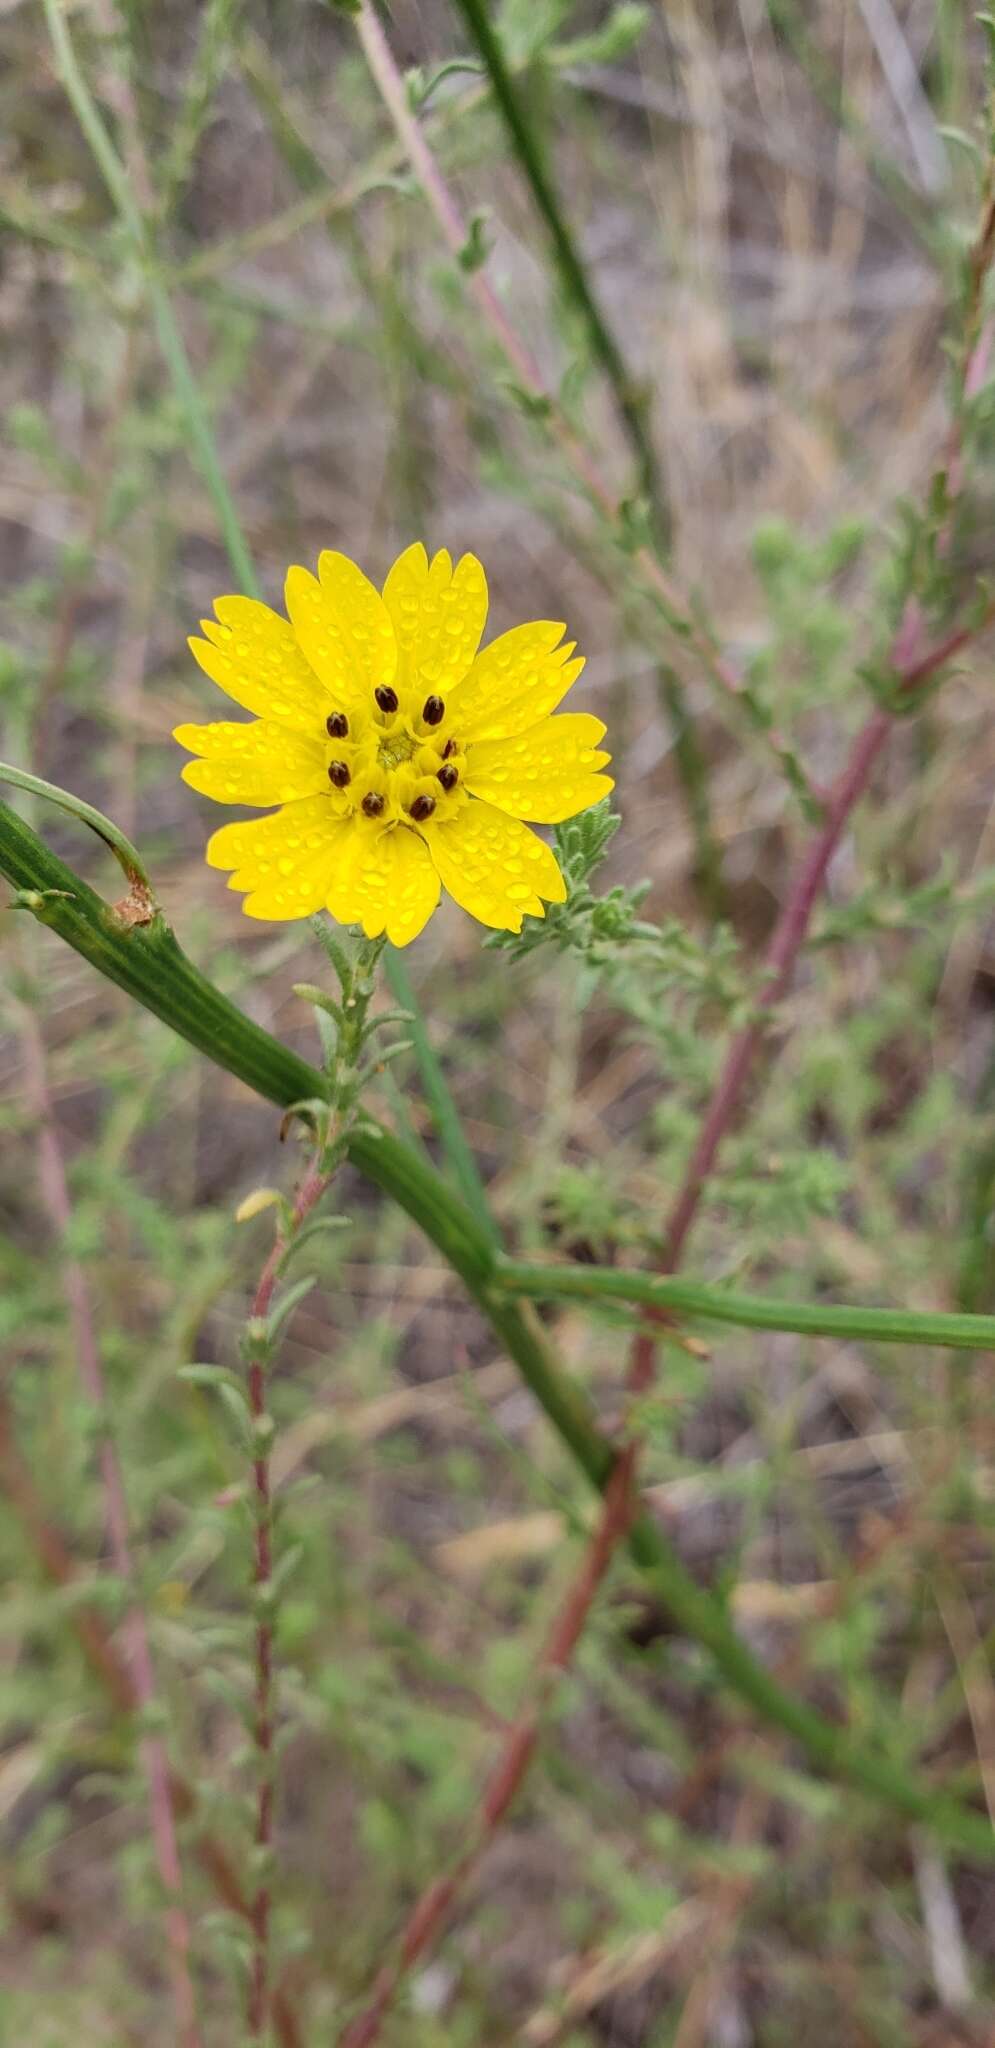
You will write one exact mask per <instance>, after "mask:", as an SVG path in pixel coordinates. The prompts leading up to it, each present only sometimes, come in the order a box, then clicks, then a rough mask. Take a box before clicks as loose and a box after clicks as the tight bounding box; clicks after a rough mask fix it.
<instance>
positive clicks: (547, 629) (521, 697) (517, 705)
mask: <svg viewBox="0 0 995 2048" xmlns="http://www.w3.org/2000/svg"><path fill="white" fill-rule="evenodd" d="M565 630H566V628H565V627H564V626H562V625H557V624H555V623H554V622H553V621H552V620H551V619H536V620H534V621H533V622H532V623H531V624H530V625H527V626H513V627H512V629H511V631H510V633H502V634H500V636H499V637H498V639H497V640H492V641H491V644H490V646H489V647H485V648H484V651H483V653H482V654H478V656H477V659H476V661H475V662H474V664H473V667H472V668H471V670H470V672H469V674H468V675H467V676H466V677H465V678H464V680H463V682H462V683H461V684H460V686H459V689H458V690H455V691H454V692H453V695H452V698H451V699H450V702H449V705H448V710H449V714H450V724H451V725H452V726H453V728H454V730H457V731H458V733H459V737H460V740H461V742H462V743H463V744H464V745H465V744H466V743H467V742H468V741H469V740H496V739H505V738H508V737H511V736H513V735H514V734H516V733H520V732H526V731H527V730H528V728H529V726H530V725H536V724H537V723H538V721H539V719H540V718H548V716H549V713H550V712H551V711H555V709H556V706H557V705H558V704H559V702H560V701H561V699H562V698H563V697H565V696H566V694H567V691H568V690H569V689H570V687H571V684H573V683H575V682H576V681H577V677H578V676H579V674H580V672H581V669H582V668H583V666H584V663H583V659H582V658H581V657H580V656H578V658H577V660H576V661H571V660H570V656H571V654H572V653H573V650H574V647H575V646H576V644H577V643H576V641H574V640H565V641H564V642H563V645H562V646H557V641H559V640H560V639H561V638H562V635H563V633H564V632H565Z"/></svg>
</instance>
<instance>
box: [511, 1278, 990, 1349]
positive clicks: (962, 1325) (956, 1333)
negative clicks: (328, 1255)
mask: <svg viewBox="0 0 995 2048" xmlns="http://www.w3.org/2000/svg"><path fill="white" fill-rule="evenodd" d="M495 1278H496V1279H497V1280H498V1281H499V1282H500V1284H501V1285H502V1286H503V1287H506V1288H507V1290H508V1292H509V1294H513V1295H517V1296H521V1295H526V1296H531V1297H533V1298H536V1297H537V1298H538V1299H539V1300H543V1301H548V1300H551V1299H555V1297H556V1296H558V1295H567V1296H569V1297H571V1298H572V1299H580V1300H590V1301H627V1302H646V1303H647V1305H649V1306H650V1307H653V1308H656V1309H667V1310H674V1311H676V1313H677V1314H678V1315H680V1316H681V1317H682V1318H683V1317H685V1316H691V1317H694V1318H698V1319H700V1320H702V1321H704V1322H711V1323H733V1324H735V1325H736V1326H737V1327H738V1328H740V1329H744V1330H790V1331H793V1332H794V1333H795V1334H796V1335H797V1336H799V1337H842V1338H853V1339H857V1340H859V1339H866V1341H867V1342H868V1343H873V1344H939V1345H942V1346H943V1347H944V1349H946V1350H950V1351H991V1350H995V1316H981V1315H966V1314H950V1315H947V1314H943V1313H941V1312H939V1311H933V1310H925V1309H924V1310H919V1309H899V1308H851V1307H850V1306H849V1305H845V1306H843V1307H835V1306H830V1305H825V1306H824V1305H823V1304H822V1303H812V1304H809V1303H808V1302H788V1301H769V1300H767V1299H765V1298H764V1297H763V1296H762V1295H757V1294H732V1293H727V1292H726V1289H725V1288H724V1287H709V1286H702V1285H701V1284H700V1283H697V1282H695V1281H691V1280H671V1279H669V1278H657V1277H656V1275H654V1274H652V1273H630V1272H627V1271H622V1270H620V1269H619V1268H617V1267H614V1266H536V1265H532V1264H530V1263H528V1262H526V1261H524V1260H521V1261H519V1260H512V1259H501V1260H500V1261H499V1262H498V1266H497V1270H496V1274H495Z"/></svg>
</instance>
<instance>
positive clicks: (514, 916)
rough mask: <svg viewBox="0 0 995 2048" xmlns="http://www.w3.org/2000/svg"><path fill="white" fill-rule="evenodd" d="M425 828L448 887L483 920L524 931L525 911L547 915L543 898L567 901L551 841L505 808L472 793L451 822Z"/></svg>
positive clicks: (467, 907)
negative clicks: (531, 830) (471, 797)
mask: <svg viewBox="0 0 995 2048" xmlns="http://www.w3.org/2000/svg"><path fill="white" fill-rule="evenodd" d="M424 830H425V837H426V839H427V840H428V845H429V851H430V852H431V855H432V859H433V860H434V862H435V865H436V867H437V868H438V871H439V874H440V876H441V878H442V883H443V886H444V888H446V889H448V891H449V894H450V896H452V897H453V898H454V900H455V901H456V902H457V903H458V904H460V905H461V907H462V909H464V910H468V911H469V912H470V915H471V917H476V918H479V920H480V922H481V924H490V925H494V926H496V928H497V929H498V930H499V931H508V932H520V931H521V929H522V919H523V917H525V916H528V917H544V916H545V912H544V910H543V907H542V901H541V898H543V897H545V899H546V901H547V903H563V902H565V901H566V894H567V892H566V886H565V884H564V880H563V876H562V875H561V873H560V870H559V868H558V867H557V864H556V861H555V859H554V857H553V854H552V853H551V852H550V849H549V847H548V846H546V845H545V844H544V842H543V840H541V839H538V838H537V837H536V835H535V833H534V832H530V831H529V828H528V826H527V825H521V824H519V822H518V820H517V818H509V817H507V816H506V815H505V813H504V811H497V810H494V809H493V808H492V806H491V805H490V804H485V803H480V802H478V801H477V799H476V798H474V799H472V800H471V802H470V803H468V804H465V805H464V807H463V809H462V810H461V811H460V812H459V814H458V816H457V817H455V818H454V819H453V821H452V823H451V824H448V825H436V826H434V827H433V826H432V825H427V826H426V827H425V828H424Z"/></svg>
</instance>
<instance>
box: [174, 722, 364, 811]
mask: <svg viewBox="0 0 995 2048" xmlns="http://www.w3.org/2000/svg"><path fill="white" fill-rule="evenodd" d="M173 738H174V740H179V743H180V745H181V747H186V748H187V749H188V751H189V752H190V753H191V754H199V755H200V757H201V758H200V759H199V760H197V761H188V762H187V764H186V767H185V768H184V770H183V780H184V782H188V783H189V784H190V787H191V789H199V790H200V793H201V795H202V796H210V797H213V798H214V801H215V803H219V804H283V803H289V802H291V801H292V800H293V798H295V797H302V796H316V795H317V794H318V792H319V790H327V789H328V786H329V785H328V775H327V771H326V768H325V748H324V746H323V745H321V744H319V742H318V741H316V740H315V741H312V740H308V739H305V737H304V735H303V734H302V733H296V732H291V730H290V728H289V727H288V726H286V725H273V724H271V723H270V722H269V721H268V720H266V719H257V720H256V721H255V723H254V724H252V725H238V724H235V723H234V722H229V721H228V720H226V719H222V720H221V721H219V723H218V724H216V725H178V726H176V728H175V729H174V732H173Z"/></svg>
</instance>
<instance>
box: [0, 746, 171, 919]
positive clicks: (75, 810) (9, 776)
mask: <svg viewBox="0 0 995 2048" xmlns="http://www.w3.org/2000/svg"><path fill="white" fill-rule="evenodd" d="M0 782H10V783H12V784H13V785H14V787H15V788H16V789H25V790H27V791H28V794H29V795H30V796H40V797H44V798H45V799H46V801H47V802H48V803H51V804H55V805H56V806H57V807H58V809H59V810H60V811H68V813H69V816H70V817H71V818H79V819H80V821H81V823H82V824H84V825H89V827H90V830H91V831H92V832H95V833H96V834H97V837H98V839H102V840H103V842H104V845H105V846H109V847H110V850H111V852H112V854H113V855H114V858H115V860H117V861H119V862H120V864H121V866H122V868H123V869H124V872H125V874H126V875H127V878H128V881H129V882H130V883H131V884H132V885H134V884H135V883H137V884H138V885H139V887H140V888H141V889H142V890H143V891H145V892H146V893H147V895H148V897H149V899H150V900H154V898H153V892H152V884H151V882H150V880H149V877H148V874H147V872H146V869H145V864H144V862H143V860H142V856H141V854H140V853H139V851H138V849H137V847H135V846H132V843H131V840H130V839H126V838H125V835H124V833H123V832H122V831H121V828H120V826H119V825H115V823H114V820H113V818H105V816H104V814H103V811H97V810H94V807H93V805H92V804H85V803H84V802H83V799H82V797H78V796H73V794H72V792H71V790H68V789H60V787H59V785H58V783H57V782H45V781H44V779H43V778H42V776H40V775H29V774H28V772H27V769H25V768H14V767H12V766H11V764H10V762H9V761H0Z"/></svg>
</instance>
